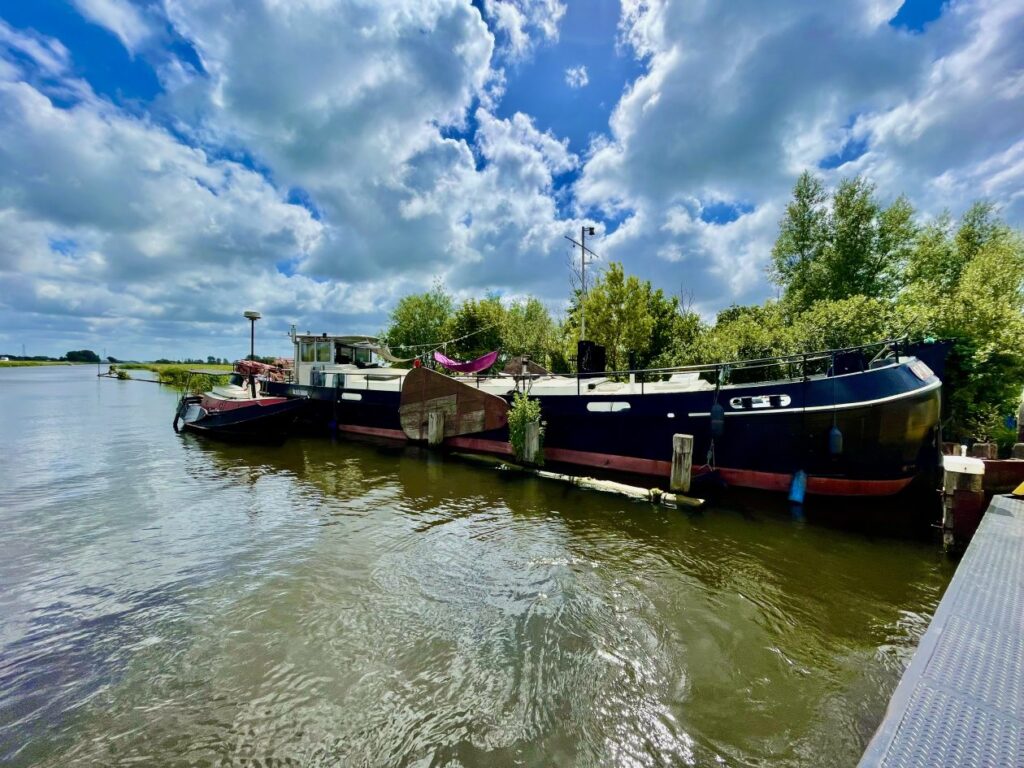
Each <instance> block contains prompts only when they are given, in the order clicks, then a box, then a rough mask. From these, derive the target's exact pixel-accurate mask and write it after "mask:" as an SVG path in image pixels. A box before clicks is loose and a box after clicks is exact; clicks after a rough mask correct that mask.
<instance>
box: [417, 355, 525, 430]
mask: <svg viewBox="0 0 1024 768" xmlns="http://www.w3.org/2000/svg"><path fill="white" fill-rule="evenodd" d="M432 411H441V412H443V413H444V414H445V419H444V436H445V437H446V438H448V437H458V436H461V435H472V434H476V433H479V432H486V431H489V430H492V429H501V428H502V427H504V426H505V425H506V424H508V403H506V402H505V401H504V400H503V399H502V398H500V397H498V396H496V395H492V394H490V393H488V392H481V391H480V390H479V389H477V388H476V387H471V386H469V385H467V384H464V383H463V382H461V381H458V380H456V379H453V378H452V377H450V376H445V375H444V374H441V373H437V372H436V371H431V370H428V369H426V368H413V369H412V370H411V371H409V373H408V375H407V376H406V377H405V381H404V382H403V383H402V396H401V403H400V405H399V408H398V415H399V420H400V422H401V425H402V431H403V432H405V434H406V436H407V437H408V438H409V439H410V440H426V439H427V438H428V426H429V424H428V421H429V416H428V414H429V413H431V412H432Z"/></svg>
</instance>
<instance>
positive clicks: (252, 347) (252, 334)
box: [242, 309, 263, 360]
mask: <svg viewBox="0 0 1024 768" xmlns="http://www.w3.org/2000/svg"><path fill="white" fill-rule="evenodd" d="M242 316H243V317H245V319H246V320H248V321H249V323H250V326H249V359H250V360H255V359H256V321H257V320H259V319H260V318H261V317H263V315H261V314H260V313H259V312H253V311H252V310H251V309H250V310H247V311H245V312H244V313H242Z"/></svg>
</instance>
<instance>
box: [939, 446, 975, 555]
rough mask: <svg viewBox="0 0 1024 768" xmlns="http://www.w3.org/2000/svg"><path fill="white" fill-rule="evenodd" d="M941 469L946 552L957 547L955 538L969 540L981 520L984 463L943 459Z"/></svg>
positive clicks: (943, 537) (965, 458)
mask: <svg viewBox="0 0 1024 768" xmlns="http://www.w3.org/2000/svg"><path fill="white" fill-rule="evenodd" d="M942 467H943V472H942V548H943V549H944V550H945V551H947V552H949V551H950V550H952V549H954V548H955V547H956V546H957V544H958V541H957V540H958V539H965V538H969V537H970V534H971V533H973V532H974V529H975V528H976V527H977V525H978V522H980V520H981V515H982V513H983V511H984V505H985V491H984V480H985V462H983V461H982V460H981V459H976V458H971V457H966V456H946V457H945V458H944V459H943V462H942ZM961 543H962V542H961Z"/></svg>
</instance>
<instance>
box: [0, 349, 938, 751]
mask: <svg viewBox="0 0 1024 768" xmlns="http://www.w3.org/2000/svg"><path fill="white" fill-rule="evenodd" d="M0 396H4V398H5V402H6V403H8V404H11V403H16V404H17V406H16V407H13V408H12V407H8V408H6V409H5V412H4V415H3V416H2V419H3V422H2V427H3V434H4V439H5V460H4V462H3V465H2V467H0V548H2V551H3V552H4V553H5V559H3V560H0V616H2V619H3V622H2V625H0V761H3V762H5V763H8V764H12V765H19V766H20V765H25V766H28V765H33V766H34V765H42V766H78V765H82V766H84V765H98V764H102V765H128V764H142V765H154V766H160V765H192V764H200V765H201V764H208V765H222V764H250V763H252V764H260V765H289V764H292V765H339V764H340V765H357V766H359V765H365V766H392V765H416V766H420V765H422V766H427V765H436V766H457V765H463V766H476V765H487V766H492V765H498V766H501V765H554V764H558V765H580V766H587V765H638V766H646V765H680V764H694V765H723V764H724V765H763V766H767V765H773V766H774V765H802V766H822V765H850V764H853V763H855V762H856V760H857V758H858V757H859V754H860V752H861V751H862V749H863V746H864V744H865V743H866V741H867V739H868V738H870V735H871V733H872V731H873V729H874V727H875V726H876V725H877V723H878V721H879V720H880V718H881V716H882V713H883V711H884V708H885V704H886V701H887V699H888V696H889V694H890V692H891V690H892V689H893V687H894V686H895V684H896V682H897V680H898V678H899V675H900V673H901V670H902V667H903V665H904V664H905V663H906V662H907V660H908V659H909V656H910V654H911V653H912V650H913V645H914V643H915V641H916V639H917V638H918V637H919V636H920V634H921V633H922V632H923V630H924V627H925V626H926V624H927V621H928V618H929V616H930V614H931V612H932V611H933V610H934V607H935V605H936V604H937V602H938V599H939V596H940V594H941V591H942V589H943V588H944V586H945V584H946V582H947V581H948V579H949V577H950V575H951V569H950V567H949V566H948V565H947V564H946V563H945V562H944V561H943V560H942V559H941V558H940V557H938V556H937V555H936V554H935V548H934V547H933V546H931V545H929V544H927V543H918V542H913V541H906V540H899V539H889V540H882V541H872V540H868V539H867V538H865V537H864V536H861V535H858V534H852V533H849V532H843V531H839V530H833V529H830V528H827V527H824V526H821V525H816V524H813V523H812V524H807V523H799V522H795V521H793V520H792V519H791V518H789V517H788V516H787V515H785V514H777V513H776V512H775V511H764V510H758V509H757V508H756V507H755V508H752V507H750V506H747V507H746V508H745V509H744V510H743V511H742V512H741V511H738V510H736V509H734V508H729V507H714V508H710V509H707V510H705V511H702V512H699V513H688V512H684V511H676V510H668V509H665V508H657V507H652V506H650V505H647V504H640V503H634V502H631V501H628V500H624V499H620V498H617V497H612V496H605V495H602V494H594V493H587V492H583V491H579V490H577V489H575V488H571V487H567V486H561V485H556V484H549V483H547V482H545V481H541V480H537V479H532V478H522V477H508V476H506V475H503V474H501V473H499V472H495V471H494V470H490V469H487V468H481V467H477V466H472V465H467V464H462V463H458V462H456V461H452V460H442V459H440V458H439V457H437V456H436V455H434V454H430V453H428V452H426V451H417V450H414V449H405V448H396V447H387V446H375V445H369V444H365V443H352V442H338V443H331V442H329V441H326V440H320V441H318V440H295V441H292V442H289V443H288V444H286V445H284V446H282V447H280V448H267V447H265V446H261V447H248V446H233V445H221V444H216V443H209V442H205V441H203V440H201V439H197V438H195V437H192V436H188V435H184V436H179V435H175V434H174V432H173V431H172V430H171V427H170V420H171V417H172V415H173V402H174V395H173V393H171V392H169V391H167V390H165V389H162V388H160V387H156V386H152V385H149V384H140V383H137V382H136V383H132V382H117V381H108V380H98V381H97V380H96V379H95V374H94V372H91V371H88V370H85V369H83V368H62V369H59V370H54V369H12V370H3V371H0ZM257 761H258V763H257Z"/></svg>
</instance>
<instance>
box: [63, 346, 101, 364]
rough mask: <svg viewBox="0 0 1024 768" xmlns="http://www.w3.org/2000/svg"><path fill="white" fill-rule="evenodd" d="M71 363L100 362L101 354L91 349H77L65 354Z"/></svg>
mask: <svg viewBox="0 0 1024 768" xmlns="http://www.w3.org/2000/svg"><path fill="white" fill-rule="evenodd" d="M64 359H65V360H67V361H68V362H69V363H98V362H100V356H99V355H97V354H96V353H95V352H93V351H92V350H91V349H77V350H73V351H71V352H68V353H67V354H65V355H64Z"/></svg>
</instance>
